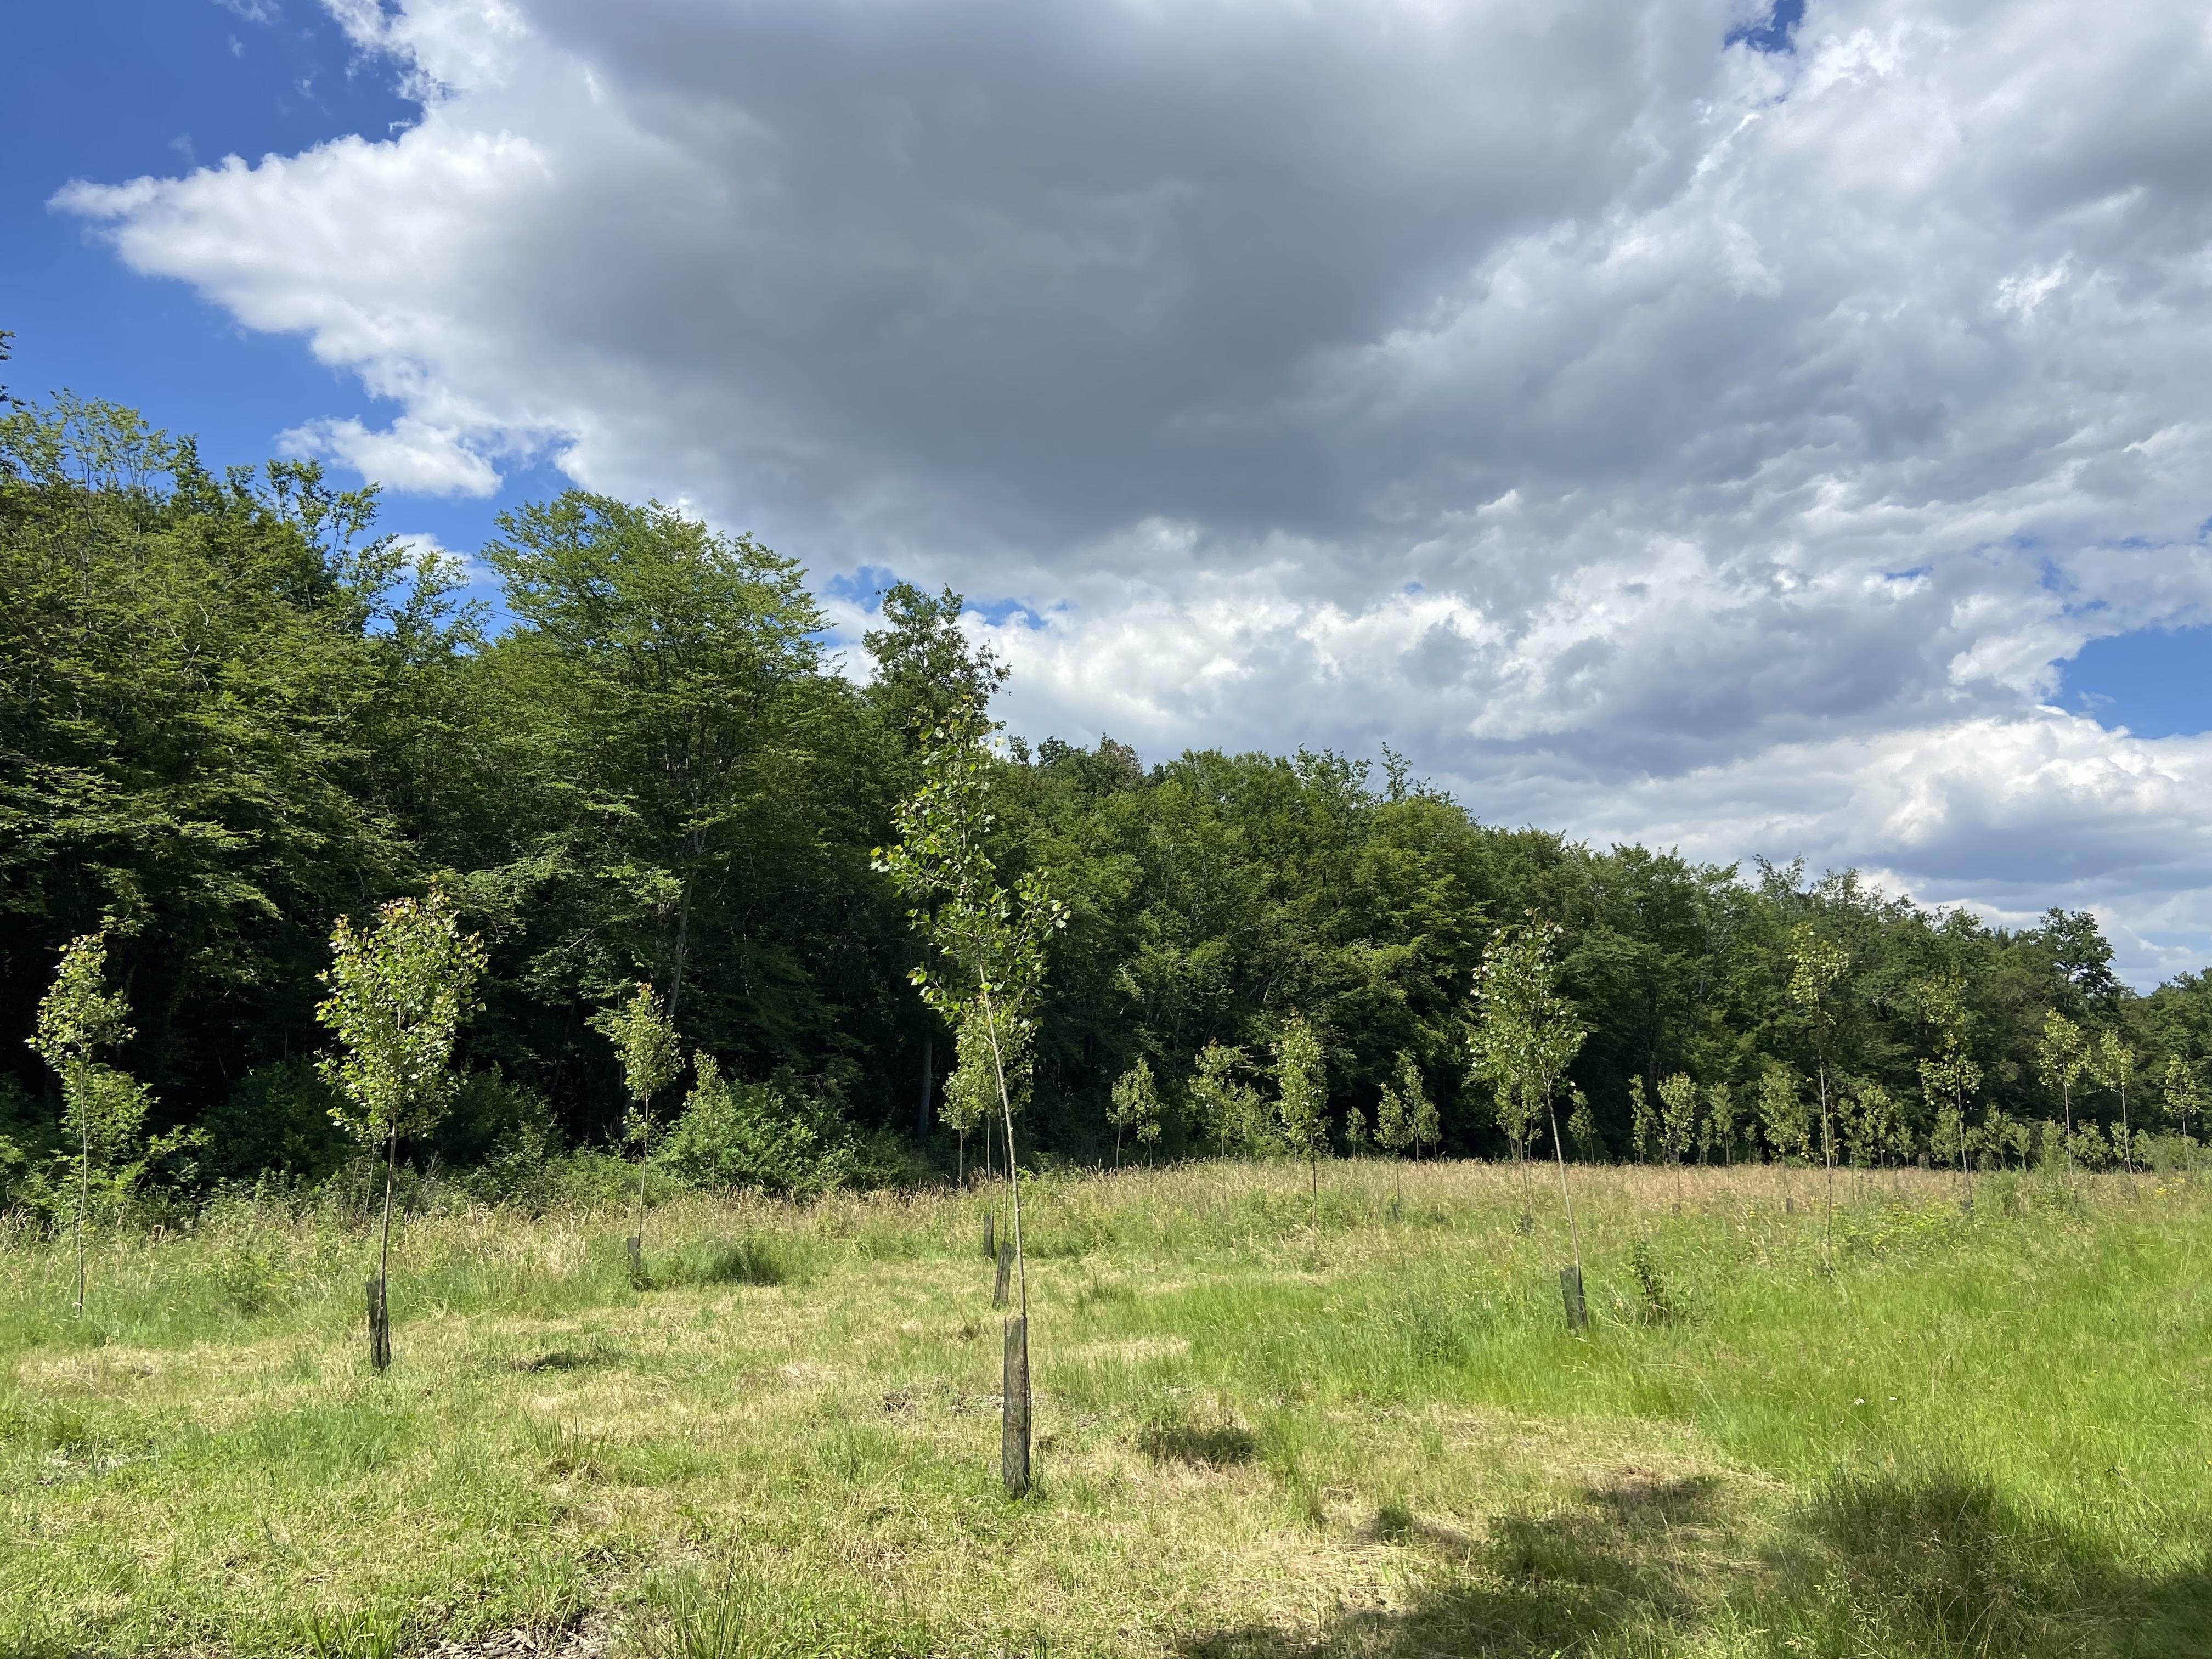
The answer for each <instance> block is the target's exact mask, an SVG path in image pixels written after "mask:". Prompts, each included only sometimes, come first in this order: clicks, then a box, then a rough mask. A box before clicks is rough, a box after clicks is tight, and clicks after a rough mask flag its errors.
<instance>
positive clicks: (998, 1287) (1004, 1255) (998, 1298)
mask: <svg viewBox="0 0 2212 1659" xmlns="http://www.w3.org/2000/svg"><path fill="white" fill-rule="evenodd" d="M1013 1272H1014V1242H1013V1240H1012V1239H1011V1238H1002V1239H1000V1241H999V1279H998V1283H997V1284H995V1285H993V1286H992V1287H991V1305H992V1306H993V1307H994V1308H1003V1307H1005V1306H1006V1289H1007V1281H1008V1280H1009V1279H1012V1277H1013ZM1022 1341H1023V1345H1024V1346H1023V1348H1022V1352H1024V1353H1027V1352H1029V1347H1028V1346H1027V1345H1028V1342H1029V1339H1028V1338H1027V1337H1026V1336H1024V1338H1023V1339H1022ZM1024 1363H1026V1362H1024Z"/></svg>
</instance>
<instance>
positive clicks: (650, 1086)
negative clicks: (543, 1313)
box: [592, 981, 684, 1283]
mask: <svg viewBox="0 0 2212 1659" xmlns="http://www.w3.org/2000/svg"><path fill="white" fill-rule="evenodd" d="M592 1025H593V1026H594V1027H596V1028H597V1029H598V1030H599V1031H601V1032H603V1033H604V1034H605V1036H606V1038H607V1040H608V1041H609V1042H611V1043H613V1044H614V1048H615V1054H616V1057H617V1059H619V1060H621V1061H622V1068H623V1088H624V1090H625V1091H627V1092H628V1094H629V1123H628V1126H627V1127H628V1131H629V1133H628V1135H627V1137H626V1138H627V1139H629V1142H630V1144H631V1145H633V1146H635V1147H636V1148H637V1231H635V1232H634V1233H632V1234H631V1235H630V1237H629V1271H630V1277H631V1278H632V1279H636V1280H638V1281H640V1282H641V1283H642V1282H643V1279H644V1277H645V1198H646V1194H645V1177H646V1170H647V1167H648V1165H649V1161H650V1159H651V1158H652V1156H653V1097H654V1096H655V1095H657V1094H659V1092H660V1091H662V1090H663V1089H665V1088H666V1087H668V1085H670V1084H671V1083H673V1082H675V1081H676V1079H678V1077H679V1076H680V1075H682V1073H683V1069H684V1061H683V1055H682V1049H681V1048H680V1046H679V1040H678V1036H677V1034H676V1024H675V1022H674V1021H673V1020H671V1019H670V1018H669V1017H668V1013H667V1010H666V1009H665V1007H664V1006H662V1004H661V1000H660V999H659V997H658V996H657V995H655V994H653V987H652V986H650V985H647V984H645V983H643V982H642V981H641V982H640V983H639V984H638V986H637V987H636V988H635V991H634V992H632V994H631V995H630V998H629V1000H628V1001H627V1002H624V1003H623V1004H622V1005H621V1006H619V1007H615V1008H604V1009H601V1010H600V1011H599V1013H598V1014H597V1015H595V1016H593V1018H592Z"/></svg>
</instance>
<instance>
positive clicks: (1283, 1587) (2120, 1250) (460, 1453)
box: [0, 1164, 2212, 1659]
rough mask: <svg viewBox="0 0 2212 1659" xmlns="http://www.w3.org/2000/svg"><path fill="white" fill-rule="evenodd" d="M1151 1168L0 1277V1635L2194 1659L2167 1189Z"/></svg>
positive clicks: (345, 1642)
mask: <svg viewBox="0 0 2212 1659" xmlns="http://www.w3.org/2000/svg"><path fill="white" fill-rule="evenodd" d="M1393 1175H1394V1171H1393V1170H1391V1169H1390V1168H1389V1166H1386V1165H1383V1164H1331V1165H1327V1166H1324V1168H1323V1170H1322V1205H1321V1207H1322V1214H1321V1226H1320V1230H1319V1231H1318V1233H1316V1232H1315V1231H1313V1230H1312V1229H1311V1228H1310V1226H1309V1225H1308V1209H1307V1206H1308V1197H1307V1188H1306V1172H1305V1171H1304V1169H1302V1168H1297V1167H1283V1166H1275V1167H1253V1166H1245V1165H1221V1164H1206V1165H1197V1166H1192V1167H1186V1168H1182V1169H1179V1170H1170V1171H1165V1172H1160V1173H1132V1174H1125V1175H1121V1176H1091V1177H1085V1178H1081V1179H1043V1180H1039V1181H1037V1182H1035V1183H1034V1184H1033V1185H1031V1186H1029V1187H1028V1188H1025V1200H1024V1210H1025V1213H1026V1217H1027V1220H1028V1224H1029V1231H1030V1247H1031V1254H1032V1261H1031V1267H1030V1286H1031V1297H1032V1326H1033V1336H1032V1343H1033V1363H1034V1364H1035V1367H1036V1424H1037V1435H1038V1440H1037V1460H1038V1461H1037V1469H1038V1480H1039V1484H1038V1486H1037V1489H1036V1491H1035V1492H1033V1493H1032V1494H1031V1495H1030V1498H1027V1499H1026V1500H1024V1501H1022V1502H1019V1503H1015V1502H1011V1501H1009V1500H1007V1499H1006V1498H1005V1497H1004V1496H1002V1494H1001V1493H1000V1489H999V1485H998V1480H997V1476H996V1468H995V1463H996V1455H997V1447H998V1400H997V1376H998V1362H999V1354H1000V1343H999V1340H998V1337H999V1322H998V1321H999V1316H998V1315H997V1314H996V1313H995V1312H994V1310H993V1309H992V1307H991V1305H990V1292H991V1269H990V1265H989V1264H988V1263H987V1261H985V1260H984V1259H983V1257H982V1255H981V1249H980V1235H981V1219H982V1216H983V1212H984V1209H985V1206H986V1202H987V1200H985V1199H984V1198H983V1197H982V1196H981V1195H978V1194H966V1195H960V1196H953V1195H949V1194H936V1195H926V1196H920V1197H896V1196H871V1197H856V1196H836V1197H832V1198H829V1199H827V1200H823V1201H821V1202H819V1203H817V1204H814V1205H811V1206H774V1205H769V1204H766V1203H762V1202H757V1201H732V1202H726V1203H725V1202H718V1201H712V1200H704V1199H699V1198H691V1199H686V1200H679V1201H677V1202H674V1203H671V1205H669V1206H667V1207H666V1208H665V1209H663V1210H661V1211H659V1212H656V1214H655V1215H654V1216H653V1219H652V1221H651V1223H650V1225H649V1227H648V1231H647V1257H648V1261H649V1264H650V1267H651V1272H652V1276H653V1285H651V1286H650V1287H649V1288H647V1289H643V1290H640V1289H637V1288H635V1287H634V1286H633V1285H631V1283H630V1282H629V1275H628V1272H627V1268H626V1266H625V1263H624V1260H623V1249H622V1235H623V1234H624V1233H627V1232H628V1231H629V1221H628V1218H626V1217H624V1216H623V1215H621V1214H619V1213H554V1214H550V1215H544V1216H539V1217H534V1218H533V1217H530V1216H526V1215H524V1214H521V1213H519V1212H507V1211H499V1210H482V1209H479V1210H473V1211H467V1212H455V1213H446V1214H435V1215H431V1216H426V1217H417V1218H410V1220H408V1221H407V1222H406V1224H405V1225H404V1227H403V1228H401V1229H400V1230H399V1232H398V1236H397V1237H396V1240H395V1249H394V1254H395V1263H394V1268H393V1283H392V1309H393V1318H394V1321H395V1329H394V1347H395V1351H396V1354H397V1358H396V1362H395V1364H394V1365H393V1367H392V1370H391V1371H390V1372H389V1373H388V1374H386V1375H385V1376H376V1375H374V1374H372V1373H371V1372H370V1371H369V1370H368V1368H367V1366H366V1364H365V1363H364V1359H363V1357H362V1355H363V1343H362V1340H361V1336H360V1327H361V1319H360V1312H359V1310H360V1303H361V1297H362V1279H363V1278H364V1276H365V1273H366V1272H367V1269H368V1262H369V1261H371V1259H372V1256H371V1241H370V1238H369V1236H368V1231H367V1230H366V1229H365V1228H363V1227H362V1226H361V1225H359V1224H358V1222H357V1221H347V1220H343V1219H341V1218H332V1217H329V1216H318V1215H313V1214H310V1215H307V1216H299V1215H295V1214H291V1213H289V1212H281V1211H278V1210H276V1209H273V1208H271V1209H266V1210H263V1211H260V1212H256V1211H254V1210H252V1209H251V1208H246V1207H237V1208H231V1209H227V1210H224V1211H222V1212H217V1213H216V1214H213V1215H210V1217H209V1218H207V1219H206V1220H205V1221H204V1223H203V1224H202V1225H199V1226H198V1227H197V1228H196V1229H195V1230H194V1231H191V1233H189V1234H188V1235H185V1236H181V1237H179V1236H171V1237H148V1236H145V1235H119V1236H114V1237H103V1238H101V1239H100V1241H99V1242H98V1243H97V1247H96V1249H95V1250H94V1258H93V1279H92V1291H91V1298H90V1305H89V1308H88V1313H87V1315H86V1316H85V1317H84V1318H83V1319H82V1321H79V1320H76V1319H75V1318H73V1317H72V1316H70V1310H69V1307H70V1277H71V1266H70V1255H69V1252H68V1249H67V1245H66V1242H65V1241H64V1242H61V1243H48V1242H44V1241H34V1240H31V1239H29V1238H27V1237H17V1238H15V1239H13V1240H11V1241H9V1242H7V1243H4V1244H0V1492H4V1498H0V1652H4V1653H7V1654H27V1655H42V1656H43V1655H52V1656H57V1659H58V1656H63V1655H69V1654H78V1653H89V1654H111V1653H112V1654H123V1653H229V1652H236V1653H241V1654H264V1653H312V1654H318V1655H331V1656H335V1655H350V1656H382V1655H386V1654H394V1653H397V1654H408V1653H416V1652H437V1651H443V1652H446V1653H449V1654H451V1653H460V1652H469V1653H484V1654H491V1653H528V1652H569V1653H574V1654H585V1653H598V1652H602V1651H605V1652H610V1653H615V1654H639V1655H647V1656H651V1655H668V1656H671V1659H672V1656H678V1655H681V1656H698V1659H707V1656H714V1655H732V1656H734V1655H738V1654H744V1655H748V1656H750V1655H769V1656H774V1655H785V1654H789V1655H811V1654H835V1655H853V1656H869V1655H893V1654H915V1655H920V1654H925V1653H929V1654H937V1653H941V1654H947V1655H952V1654H975V1655H984V1654H998V1655H1005V1654H1008V1653H1030V1654H1043V1653H1046V1652H1051V1653H1060V1654H1067V1655H1078V1654H1159V1653H1170V1654H1180V1655H1188V1656H1194V1659H1199V1656H1223V1659H1227V1656H1235V1655H1254V1656H1257V1655H1266V1654H1278V1653H1297V1654H1323V1653H1327V1654H1339V1653H1341V1654H1346V1655H1354V1654H1357V1655H1376V1656H1407V1659H1411V1656H1414V1655H1429V1654H1459V1653H1485V1654H1487V1653H1496V1654H1514V1655H1521V1654H1526V1655H1539V1654H1546V1655H1548V1654H1555V1653H1571V1654H1590V1655H1646V1654H1649V1655H1657V1654H1675V1653H1680V1654H1698V1655H1705V1654H1712V1655H1719V1654H1746V1655H1750V1654H1760V1655H1765V1654H1774V1655H1836V1656H1866V1655H1887V1654H1930V1655H1934V1654H1942V1655H1965V1654H1977V1655H1979V1654H1986V1655H1990V1656H2000V1655H2015V1654H2017V1655H2045V1654H2049V1655H2057V1654H2083V1655H2101V1654H2121V1653H2132V1654H2144V1655H2172V1654H2191V1653H2212V1397H2208V1390H2212V1290H2208V1288H2207V1284H2206V1274H2205V1269H2206V1267H2207V1259H2206V1251H2205V1248H2204V1240H2205V1238H2206V1223H2207V1221H2208V1218H2212V1205H2208V1202H2207V1197H2206V1194H2205V1191H2204V1188H2203V1187H2202V1186H2201V1185H2199V1184H2197V1182H2194V1181H2191V1180H2185V1179H2169V1180H2166V1181H2163V1182H2161V1181H2157V1180H2154V1179H2151V1178H2147V1177H2146V1178H2141V1179H2135V1180H2130V1179H2127V1178H2124V1177H2119V1176H2100V1177H2095V1178H2093V1179H2091V1178H2082V1179H2080V1180H2077V1181H2075V1182H2072V1183H2070V1184H2069V1183H2063V1182H2056V1181H2049V1182H2046V1181H2044V1180H2041V1179H2027V1178H2021V1177H2005V1178H1998V1179H1985V1180H1984V1181H1983V1182H1980V1183H1979V1185H1978V1198H1979V1201H1978V1205H1977V1206H1976V1209H1975V1212H1974V1213H1973V1214H1972V1216H1967V1215H1966V1214H1964V1213H1962V1212H1961V1210H1960V1206H1959V1205H1958V1203H1957V1201H1956V1194H1955V1193H1954V1189H1953V1188H1952V1187H1951V1185H1950V1183H1949V1182H1948V1180H1947V1179H1945V1178H1944V1177H1942V1176H1928V1175H1923V1174H1917V1173H1914V1174H1911V1175H1909V1176H1899V1177H1894V1178H1893V1177H1890V1176H1883V1177H1881V1178H1880V1179H1879V1180H1874V1179H1869V1181H1867V1182H1865V1183H1863V1189H1862V1190H1857V1191H1854V1187H1855V1184H1856V1183H1853V1182H1850V1181H1849V1180H1848V1179H1847V1178H1846V1179H1845V1180H1844V1182H1842V1188H1843V1191H1844V1194H1845V1195H1846V1197H1847V1198H1848V1199H1849V1200H1850V1201H1849V1202H1848V1204H1847V1205H1846V1206H1845V1207H1844V1208H1843V1209H1842V1210H1841V1211H1840V1212H1839V1213H1838V1219H1837V1223H1836V1235H1835V1255H1836V1270H1835V1272H1834V1273H1833V1274H1832V1276H1831V1275H1827V1274H1824V1273H1823V1272H1822V1271H1821V1266H1820V1264H1821V1251H1820V1212H1819V1209H1818V1206H1817V1204H1816V1203H1814V1201H1813V1200H1814V1199H1815V1198H1816V1197H1817V1193H1818V1182H1817V1177H1816V1176H1815V1177H1811V1178H1808V1176H1805V1175H1804V1174H1802V1173H1800V1174H1798V1175H1797V1176H1795V1177H1794V1180H1795V1183H1796V1195H1797V1198H1798V1200H1799V1205H1798V1209H1797V1211H1796V1213H1794V1214H1787V1213H1784V1212H1783V1209H1782V1206H1781V1202H1780V1199H1779V1195H1778V1185H1777V1181H1776V1176H1775V1172H1774V1171H1772V1170H1765V1169H1746V1170H1733V1171H1723V1170H1711V1171H1703V1172H1689V1173H1687V1174H1686V1176H1684V1179H1683V1181H1682V1182H1681V1183H1680V1188H1681V1194H1682V1195H1681V1197H1680V1199H1679V1200H1678V1198H1677V1183H1676V1182H1675V1181H1674V1179H1673V1177H1672V1176H1658V1175H1654V1174H1652V1173H1650V1172H1638V1171H1632V1170H1601V1169H1597V1170H1594V1169H1582V1170H1577V1171H1576V1180H1577V1183H1578V1202H1577V1208H1578V1212H1579V1214H1580V1216H1581V1219H1582V1224H1583V1250H1584V1254H1585V1257H1586V1260H1587V1263H1588V1269H1587V1272H1588V1282H1589V1301H1590V1311H1591V1316H1592V1318H1591V1325H1590V1328H1589V1331H1588V1332H1587V1333H1586V1334H1583V1335H1581V1336H1575V1335H1571V1334H1569V1333H1568V1332H1567V1330H1566V1329H1565V1321H1564V1319H1563V1317H1562V1315H1561V1310H1560V1304H1559V1283H1558V1279H1557V1270H1558V1268H1559V1265H1560V1264H1561V1263H1562V1262H1563V1261H1565V1257H1566V1249H1567V1244H1566V1237H1565V1226H1564V1222H1563V1221H1562V1220H1561V1219H1560V1218H1559V1215H1558V1202H1557V1189H1556V1187H1553V1188H1545V1187H1541V1186H1540V1187H1539V1188H1537V1194H1536V1196H1537V1202H1536V1205H1535V1216H1536V1220H1535V1225H1534V1231H1532V1232H1529V1233H1527V1234H1523V1233H1522V1232H1521V1231H1518V1230H1517V1228H1516V1225H1515V1224H1516V1216H1517V1214H1518V1212H1519V1208H1520V1203H1519V1198H1518V1192H1519V1188H1518V1187H1517V1185H1516V1181H1515V1178H1514V1176H1512V1174H1511V1172H1510V1171H1509V1170H1504V1169H1500V1168H1497V1167H1494V1166H1488V1165H1481V1164H1442V1165H1438V1164H1429V1165H1425V1166H1421V1167H1418V1168H1407V1170H1405V1171H1404V1182H1405V1203H1404V1209H1403V1213H1402V1217H1401V1218H1399V1219H1397V1220H1393V1219H1392V1218H1390V1216H1389V1211H1388V1204H1389V1196H1390V1194H1391V1191H1392V1187H1391V1182H1392V1180H1393Z"/></svg>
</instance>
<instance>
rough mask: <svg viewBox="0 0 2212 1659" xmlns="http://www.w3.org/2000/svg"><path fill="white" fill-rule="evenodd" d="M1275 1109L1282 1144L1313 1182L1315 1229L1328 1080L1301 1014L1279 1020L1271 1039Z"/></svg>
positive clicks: (1309, 1026) (1317, 1228) (1318, 1045)
mask: <svg viewBox="0 0 2212 1659" xmlns="http://www.w3.org/2000/svg"><path fill="white" fill-rule="evenodd" d="M1275 1111H1276V1115H1277V1117H1278V1120H1279V1122H1280V1124H1281V1127H1282V1135H1283V1144H1284V1145H1285V1146H1288V1147H1289V1148H1290V1150H1291V1157H1293V1158H1304V1159H1305V1161H1306V1173H1307V1175H1308V1176H1310V1178H1311V1181H1312V1185H1313V1227H1314V1231H1315V1232H1316V1233H1319V1232H1320V1231H1321V1155H1322V1152H1325V1151H1327V1150H1328V1077H1327V1069H1326V1063H1325V1061H1324V1060H1323V1059H1322V1050H1321V1038H1320V1037H1319V1036H1317V1035H1316V1033H1315V1031H1314V1028H1313V1025H1312V1024H1311V1022H1310V1021H1309V1020H1308V1019H1307V1018H1305V1016H1304V1015H1303V1014H1292V1015H1291V1017H1290V1018H1288V1019H1286V1020H1285V1021H1284V1022H1283V1030H1282V1035H1281V1036H1278V1037H1277V1038H1276V1039H1275Z"/></svg>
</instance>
